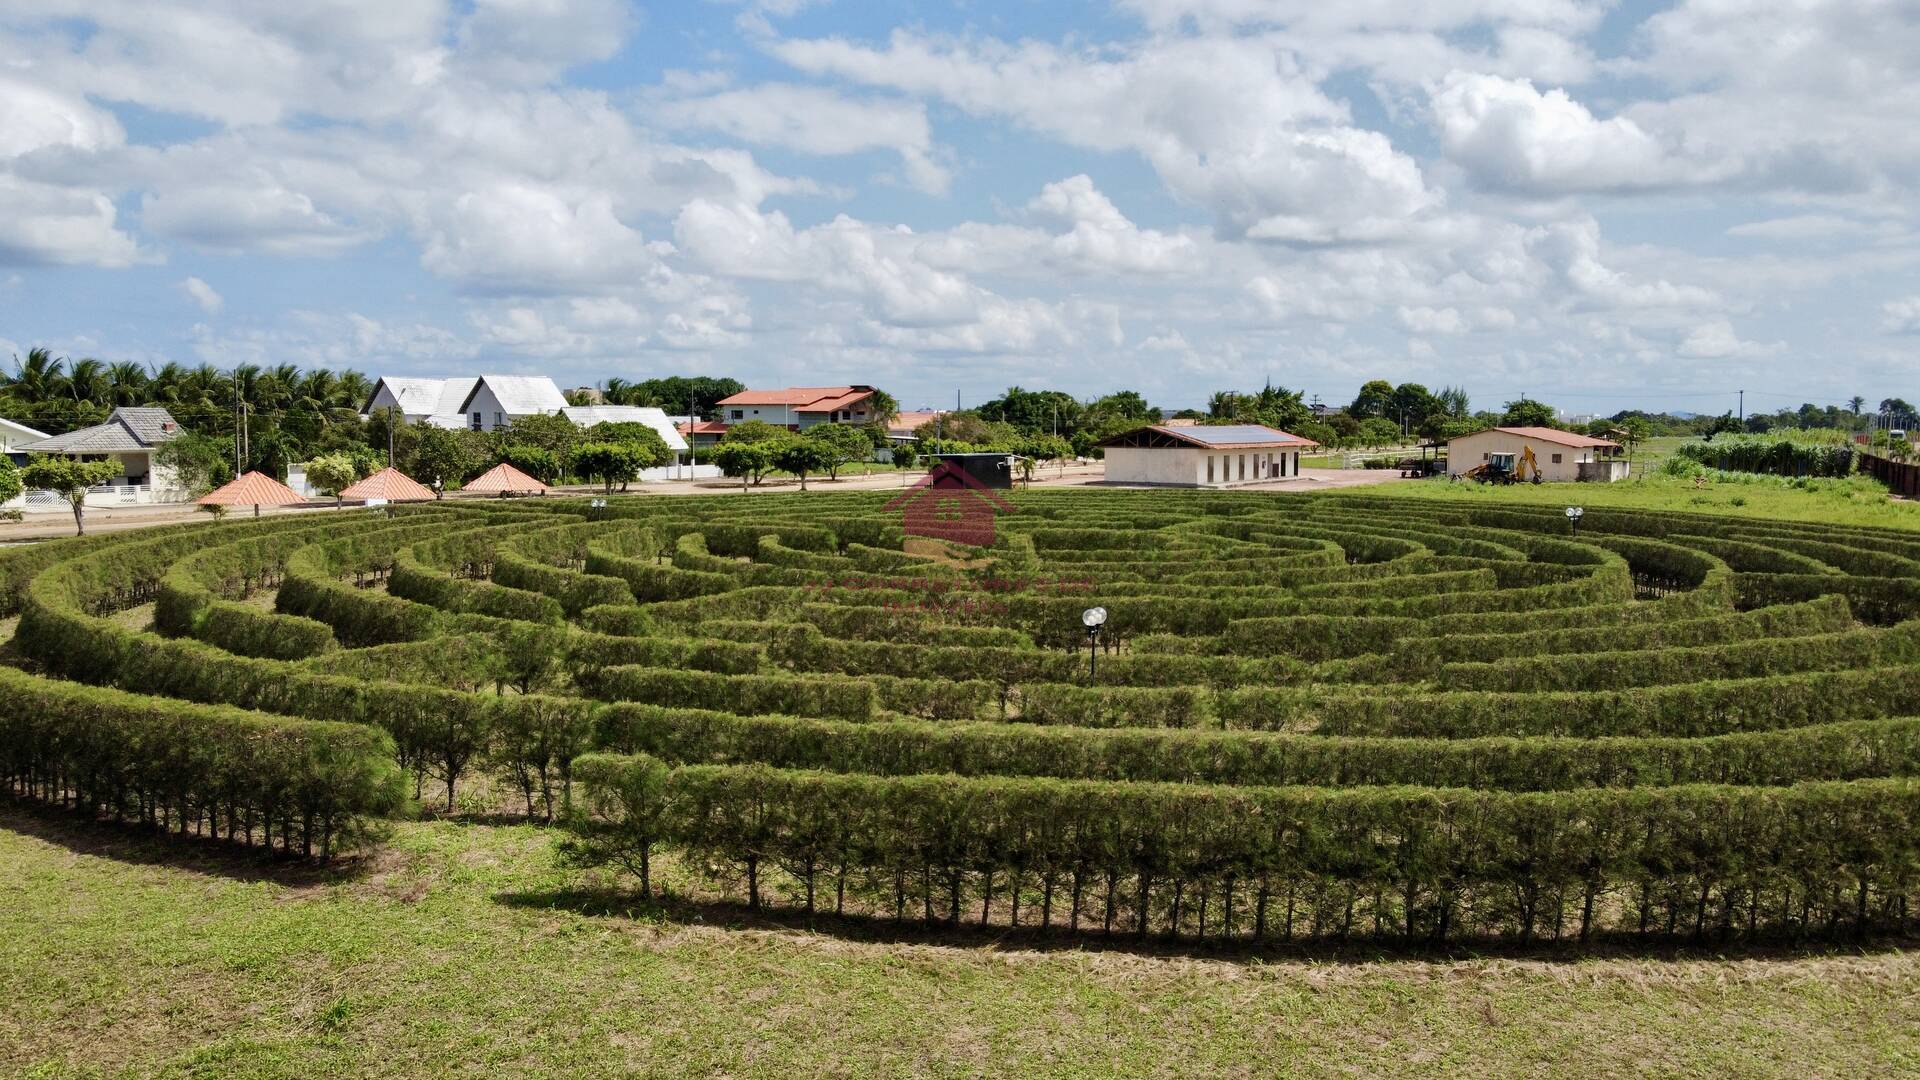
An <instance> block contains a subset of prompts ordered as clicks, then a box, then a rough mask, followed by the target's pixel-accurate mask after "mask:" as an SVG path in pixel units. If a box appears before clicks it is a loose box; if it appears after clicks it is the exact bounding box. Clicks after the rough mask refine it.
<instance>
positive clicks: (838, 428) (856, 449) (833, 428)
mask: <svg viewBox="0 0 1920 1080" xmlns="http://www.w3.org/2000/svg"><path fill="white" fill-rule="evenodd" d="M803 437H804V438H806V439H808V440H809V441H811V442H814V443H817V444H819V446H820V448H821V450H822V451H824V452H825V454H826V459H825V460H826V465H825V466H824V467H825V468H826V470H827V476H828V478H829V479H833V480H838V479H840V469H841V467H842V466H844V465H846V464H848V463H850V462H855V461H868V460H871V459H872V458H873V440H872V439H869V438H868V437H867V435H866V433H865V432H864V431H861V430H860V429H859V428H857V427H852V426H849V425H847V424H815V425H814V426H812V427H810V428H808V429H807V430H806V431H805V432H804V433H803Z"/></svg>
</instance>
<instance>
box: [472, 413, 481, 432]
mask: <svg viewBox="0 0 1920 1080" xmlns="http://www.w3.org/2000/svg"><path fill="white" fill-rule="evenodd" d="M473 430H475V431H479V430H480V414H479V413H474V414H473Z"/></svg>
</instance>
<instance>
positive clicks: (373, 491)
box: [340, 465, 433, 503]
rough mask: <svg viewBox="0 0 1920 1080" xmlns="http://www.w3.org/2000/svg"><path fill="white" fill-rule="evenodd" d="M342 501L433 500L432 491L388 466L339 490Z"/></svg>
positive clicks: (390, 501) (391, 501) (393, 501)
mask: <svg viewBox="0 0 1920 1080" xmlns="http://www.w3.org/2000/svg"><path fill="white" fill-rule="evenodd" d="M340 498H342V499H365V500H366V501H368V502H372V501H374V500H375V499H378V500H380V501H381V502H389V503H397V502H423V501H426V500H429V499H432V498H433V489H432V488H430V487H428V486H427V485H425V484H423V483H421V482H420V481H418V480H415V479H414V478H412V477H410V476H408V475H407V474H406V473H403V472H401V471H400V470H399V469H396V468H394V467H393V466H391V465H389V466H387V467H386V468H384V469H381V470H380V471H379V472H377V473H374V474H373V475H372V476H369V477H367V478H366V479H365V480H361V481H359V482H358V483H354V484H349V485H348V486H346V487H344V488H342V489H340Z"/></svg>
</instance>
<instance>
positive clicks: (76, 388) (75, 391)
mask: <svg viewBox="0 0 1920 1080" xmlns="http://www.w3.org/2000/svg"><path fill="white" fill-rule="evenodd" d="M67 393H69V394H71V395H72V396H73V400H75V401H86V402H96V403H97V402H102V401H105V400H107V398H108V396H109V394H108V389H107V365H106V364H105V363H102V362H101V361H99V360H95V359H94V358H93V357H91V356H88V357H83V358H81V359H79V360H76V361H74V363H73V367H72V368H70V369H68V371H67Z"/></svg>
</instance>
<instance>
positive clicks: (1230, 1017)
mask: <svg viewBox="0 0 1920 1080" xmlns="http://www.w3.org/2000/svg"><path fill="white" fill-rule="evenodd" d="M573 885H574V879H573V878H572V877H571V876H570V875H569V874H568V873H567V872H566V871H563V870H560V869H557V868H555V867H554V865H553V862H552V859H551V854H550V843H549V838H548V836H547V835H546V834H545V833H544V832H543V831H542V830H538V829H534V828H530V827H525V826H490V825H480V824H470V823H460V822H433V823H415V824H404V825H400V826H398V827H397V829H396V832H395V834H394V836H393V838H392V840H391V842H390V843H389V844H388V845H387V847H386V849H385V850H384V852H383V853H382V854H381V855H379V856H378V857H377V859H376V860H375V861H374V862H373V864H372V865H370V866H366V867H363V868H360V869H359V871H358V872H356V873H351V874H346V873H340V874H323V873H321V872H319V871H313V870H302V869H293V868H288V867H286V866H284V865H275V864H271V863H268V864H262V863H259V862H255V861H252V860H250V859H248V858H246V857H244V856H238V855H234V854H232V853H228V852H224V851H216V850H214V849H213V848H212V847H210V846H198V845H186V846H185V847H184V849H183V847H182V845H179V844H172V843H165V842H157V841H154V840H152V839H147V838H141V837H138V836H135V835H132V834H128V833H124V832H119V831H115V830H107V829H101V828H97V827H93V826H82V825H79V824H77V823H74V822H73V821H71V820H70V819H67V818H65V817H63V816H62V815H59V814H57V813H52V812H45V811H38V810H35V811H25V810H21V809H18V808H11V807H10V808H5V809H0V994H4V996H5V1000H6V1001H7V1008H5V1009H4V1010H0V1073H4V1074H5V1075H9V1076H86V1075H181V1076H286V1077H308V1076H322V1075H372V1074H380V1075H404V1076H446V1075H476V1074H493V1075H498V1074H501V1073H511V1074H515V1075H522V1074H533V1075H550V1076H597V1075H620V1074H633V1073H648V1074H654V1075H738V1076H747V1075H751V1076H772V1075H809V1076H811V1075H822V1074H825V1075H849V1076H867V1075H933V1076H979V1075H1057V1076H1070V1075H1128V1076H1133V1075H1162V1076H1171V1075H1194V1074H1200V1073H1207V1074H1213V1075H1227V1076H1253V1075H1308V1076H1311V1075H1354V1074H1361V1075H1399V1076H1419V1075H1429V1074H1431V1073H1433V1072H1435V1071H1438V1070H1446V1071H1453V1072H1458V1073H1466V1074H1472V1075H1476V1076H1596V1075H1626V1074H1634V1075H1649V1074H1653V1075H1676V1076H1677V1075H1695V1076H1700V1075H1714V1076H1751V1075H1773V1076H1860V1075H1896V1074H1900V1073H1903V1072H1904V1073H1911V1072H1912V1071H1914V1070H1915V1069H1920V960H1916V958H1915V957H1914V956H1912V955H1911V954H1910V953H1903V952H1885V953H1879V954H1868V955H1846V954H1844V953H1841V954H1833V955H1824V956H1803V957H1794V958H1784V959H1783V958H1768V957H1749V958H1715V957H1711V956H1703V957H1674V958H1658V959H1647V958H1604V957H1601V958H1587V959H1573V958H1568V959H1565V960H1538V959H1534V960H1509V959H1497V958H1495V959H1471V958H1466V959H1387V960H1379V959H1368V958H1367V957H1365V956H1346V957H1339V956H1323V957H1318V958H1287V957H1270V958H1265V959H1247V958H1245V957H1243V956H1236V957H1235V958H1232V959H1224V958H1214V957H1209V956H1206V955H1197V956H1194V955H1152V954H1142V953H1140V952H1138V951H1128V952H1103V951H1100V950H1098V948H1097V942H1087V943H1083V944H1084V945H1085V947H1081V948H1061V949H1057V950H1055V951H1041V950H1039V949H1036V948H1033V947H1032V944H1031V942H1024V941H1009V940H1006V939H1003V938H997V937H992V936H984V935H978V936H977V935H969V934H965V933H961V934H959V935H956V936H955V937H953V938H950V939H945V940H942V939H940V938H937V937H935V938H929V937H925V936H918V937H908V938H906V939H905V940H903V941H888V940H885V939H884V937H883V936H881V935H880V934H879V933H878V932H877V931H874V930H871V929H867V930H862V929H860V928H853V929H848V928H845V927H839V928H836V927H833V926H832V925H831V924H830V923H829V924H828V926H827V928H826V929H825V930H819V931H815V930H808V929H805V928H804V927H801V926H799V925H770V924H769V925H760V926H751V925H744V926H743V925H740V924H737V923H733V924H729V923H728V922H727V920H728V919H729V918H737V913H734V914H732V915H730V914H729V913H728V912H726V911H724V910H720V911H704V912H703V911H692V912H676V913H674V916H673V917H672V918H666V917H661V916H659V915H649V914H648V913H646V912H639V913H637V914H638V916H639V917H632V914H631V913H629V912H611V913H596V911H595V909H594V907H593V906H592V905H586V906H584V907H583V906H582V905H580V904H577V903H576V902H575V897H574V896H573V895H572V894H570V893H569V892H568V890H569V889H570V888H572V887H573ZM699 919H704V920H706V921H696V920H699ZM882 929H884V928H882ZM836 930H837V932H836Z"/></svg>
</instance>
